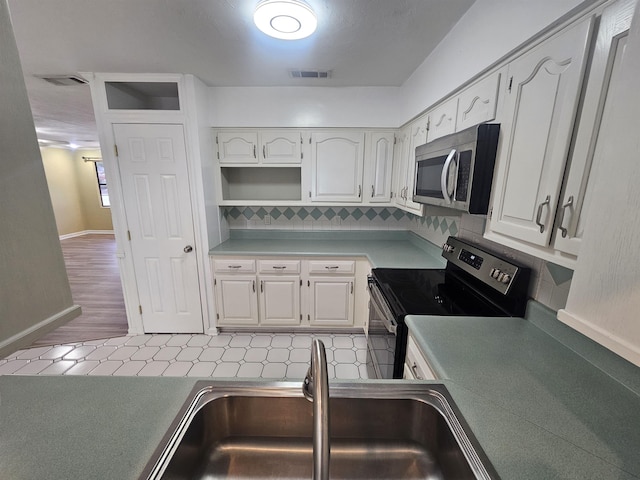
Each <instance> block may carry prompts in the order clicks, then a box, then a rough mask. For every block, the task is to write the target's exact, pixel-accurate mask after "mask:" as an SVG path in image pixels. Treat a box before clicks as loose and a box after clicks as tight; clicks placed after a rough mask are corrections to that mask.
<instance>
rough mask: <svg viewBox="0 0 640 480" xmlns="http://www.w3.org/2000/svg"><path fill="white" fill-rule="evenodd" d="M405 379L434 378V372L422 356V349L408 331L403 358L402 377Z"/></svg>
mask: <svg viewBox="0 0 640 480" xmlns="http://www.w3.org/2000/svg"><path fill="white" fill-rule="evenodd" d="M403 378H405V379H407V380H436V379H437V377H436V374H435V373H433V370H432V369H431V367H430V366H429V362H427V360H426V359H425V358H424V355H423V354H422V350H420V347H418V344H417V343H416V341H415V339H414V338H413V336H412V335H411V332H409V338H408V339H407V356H406V357H405V360H404V377H403Z"/></svg>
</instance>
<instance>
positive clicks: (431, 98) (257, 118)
mask: <svg viewBox="0 0 640 480" xmlns="http://www.w3.org/2000/svg"><path fill="white" fill-rule="evenodd" d="M593 1H594V0H587V1H586V2H584V3H592V2H593ZM581 3H583V0H538V1H531V0H477V1H476V3H474V4H473V5H472V6H471V8H470V9H469V10H468V11H467V13H465V15H464V16H463V17H462V18H461V19H460V21H459V22H458V23H457V24H456V25H455V27H454V28H453V29H452V30H451V32H450V33H449V35H447V37H445V39H444V40H443V41H442V42H441V43H440V45H439V46H438V47H436V49H435V50H434V51H433V52H432V53H431V55H429V57H427V58H426V59H425V61H424V62H423V63H422V65H420V66H419V67H418V68H417V69H416V71H415V72H414V73H413V74H412V75H411V77H410V78H409V79H408V80H407V81H406V82H405V84H404V85H403V86H402V87H401V88H397V87H312V86H310V87H210V88H209V112H210V113H209V124H210V125H211V126H216V127H371V128H377V127H393V128H395V127H399V126H400V125H402V124H403V123H405V122H406V121H408V120H409V119H410V118H412V117H414V116H415V115H417V114H419V113H421V112H422V111H424V110H425V109H426V108H427V107H429V106H431V105H433V104H434V103H435V102H436V101H438V100H439V99H441V98H442V97H444V96H445V95H447V94H448V93H449V92H451V91H452V90H455V89H456V88H458V87H459V86H460V85H462V84H463V83H464V82H466V81H467V80H469V79H470V78H472V77H473V76H475V75H476V74H478V73H479V72H481V71H482V70H484V69H485V68H487V67H488V66H490V65H491V64H492V63H494V62H496V61H497V60H499V59H500V58H501V57H503V56H504V55H506V54H507V53H509V52H510V51H511V50H513V49H514V48H515V47H517V46H519V45H520V44H522V43H523V42H525V41H526V40H528V39H529V38H531V37H532V36H534V35H535V34H536V33H538V32H539V31H541V30H543V29H544V28H545V27H547V26H548V25H550V24H551V23H553V22H554V21H555V20H557V19H558V18H560V17H561V16H563V15H564V14H565V13H567V12H569V11H570V10H571V9H573V8H574V7H576V6H577V5H579V4H581ZM398 54H399V55H401V54H402V52H398Z"/></svg>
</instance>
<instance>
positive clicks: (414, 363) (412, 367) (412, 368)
mask: <svg viewBox="0 0 640 480" xmlns="http://www.w3.org/2000/svg"><path fill="white" fill-rule="evenodd" d="M411 371H412V372H413V376H414V377H416V380H424V378H422V377H421V376H420V374H419V373H418V365H416V362H413V365H411Z"/></svg>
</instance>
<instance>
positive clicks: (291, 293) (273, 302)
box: [259, 275, 301, 326]
mask: <svg viewBox="0 0 640 480" xmlns="http://www.w3.org/2000/svg"><path fill="white" fill-rule="evenodd" d="M259 280H260V297H259V298H260V324H261V325H276V326H280V325H300V320H301V315H300V275H285V276H278V275H264V276H262V275H261V276H260V277H259Z"/></svg>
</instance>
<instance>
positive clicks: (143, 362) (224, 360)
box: [0, 333, 367, 380]
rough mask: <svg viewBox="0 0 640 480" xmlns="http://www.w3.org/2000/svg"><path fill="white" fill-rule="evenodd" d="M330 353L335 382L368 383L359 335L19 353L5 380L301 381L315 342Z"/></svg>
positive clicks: (170, 338) (77, 346)
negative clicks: (28, 377)
mask: <svg viewBox="0 0 640 480" xmlns="http://www.w3.org/2000/svg"><path fill="white" fill-rule="evenodd" d="M313 338H319V339H321V340H322V341H323V342H324V345H325V347H326V352H327V363H328V373H329V378H331V379H334V378H339V379H357V378H362V379H366V378H367V369H366V350H367V349H366V340H365V337H364V335H353V334H318V335H311V334H309V335H306V334H304V335H300V334H286V333H278V334H275V333H274V334H266V333H265V334H260V333H255V334H249V333H242V334H241V333H223V334H220V335H218V336H209V335H136V336H127V337H116V338H109V339H105V340H93V341H90V342H83V343H72V344H66V345H55V346H51V347H37V348H28V349H25V350H19V351H17V352H15V353H13V354H12V355H10V356H8V357H7V358H5V359H2V360H0V375H12V374H13V375H114V376H115V375H125V376H165V377H167V376H174V377H185V376H188V377H217V378H222V377H226V378H228V377H238V378H265V379H288V380H301V379H302V378H303V377H304V375H305V374H306V372H307V369H308V367H309V360H310V357H311V348H310V346H311V341H312V339H313Z"/></svg>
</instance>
